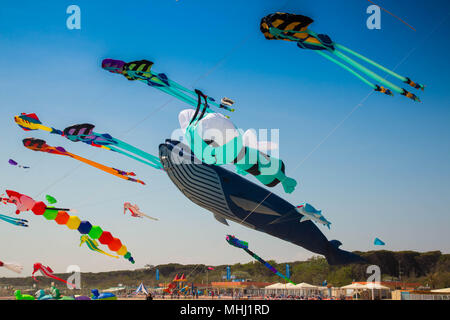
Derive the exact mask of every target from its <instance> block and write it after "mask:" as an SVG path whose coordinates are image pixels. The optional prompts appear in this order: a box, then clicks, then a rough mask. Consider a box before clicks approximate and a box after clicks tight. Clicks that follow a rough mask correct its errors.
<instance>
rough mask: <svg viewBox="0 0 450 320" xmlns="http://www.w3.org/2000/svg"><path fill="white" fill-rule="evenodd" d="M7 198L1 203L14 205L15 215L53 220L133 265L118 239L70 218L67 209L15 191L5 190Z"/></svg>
mask: <svg viewBox="0 0 450 320" xmlns="http://www.w3.org/2000/svg"><path fill="white" fill-rule="evenodd" d="M6 193H7V194H8V196H9V198H7V199H5V198H2V199H1V200H2V201H5V200H6V201H7V203H12V204H15V205H16V207H17V210H16V213H17V214H19V213H21V212H25V211H32V212H33V213H34V214H35V215H37V216H44V218H45V219H47V220H55V222H56V223H57V224H59V225H66V226H67V227H68V228H69V229H71V230H78V232H79V233H81V234H82V235H88V236H89V238H90V239H93V240H98V241H99V242H100V243H101V244H103V245H106V246H108V248H109V250H111V251H113V252H115V253H117V254H118V255H119V256H123V257H124V258H125V259H127V260H128V261H130V262H131V263H132V264H134V263H135V261H134V259H133V257H132V256H131V253H130V252H128V250H127V247H126V246H124V245H123V244H122V242H121V240H120V239H118V238H115V237H113V235H112V234H111V233H110V232H108V231H103V229H102V228H101V227H99V226H94V225H92V224H91V223H90V222H89V221H82V220H81V219H80V218H78V217H77V216H71V215H69V214H68V213H67V211H69V210H67V209H59V208H53V207H47V206H46V205H45V203H44V202H42V201H35V200H33V199H32V198H31V197H29V196H26V195H24V194H21V193H19V192H16V191H12V190H6Z"/></svg>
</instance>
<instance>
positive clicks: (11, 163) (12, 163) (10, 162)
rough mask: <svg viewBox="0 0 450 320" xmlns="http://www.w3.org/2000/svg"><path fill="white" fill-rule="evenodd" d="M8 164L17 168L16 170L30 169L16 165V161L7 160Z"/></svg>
mask: <svg viewBox="0 0 450 320" xmlns="http://www.w3.org/2000/svg"><path fill="white" fill-rule="evenodd" d="M8 163H9V164H10V165H12V166H17V167H18V168H22V169H30V167H26V166H22V165H20V164H18V163H17V162H16V161H14V160H13V159H9V160H8Z"/></svg>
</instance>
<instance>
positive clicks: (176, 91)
mask: <svg viewBox="0 0 450 320" xmlns="http://www.w3.org/2000/svg"><path fill="white" fill-rule="evenodd" d="M152 66H153V62H151V61H148V60H139V61H132V62H129V63H126V62H124V61H121V60H113V59H105V60H103V61H102V68H103V69H105V70H107V71H109V72H111V73H118V74H121V75H123V76H124V77H125V78H127V79H128V80H130V81H135V80H139V81H142V82H144V83H146V84H147V85H149V86H150V87H154V88H157V89H159V90H161V91H163V92H165V93H167V94H170V95H171V96H173V97H175V98H177V99H180V100H181V101H183V102H185V103H187V104H190V105H192V106H196V105H203V106H204V107H205V112H210V109H211V106H214V107H216V108H219V109H225V110H227V111H230V112H234V109H232V108H230V106H232V105H233V104H234V101H233V100H231V99H229V98H223V99H222V100H221V103H220V104H218V103H217V102H215V99H214V98H212V97H208V96H207V95H205V94H204V93H203V92H201V91H200V90H198V89H195V90H194V91H192V90H189V89H187V88H185V87H183V86H181V85H179V84H178V83H176V82H174V81H172V80H170V79H169V78H168V77H167V75H165V74H164V73H153V72H152V71H151V69H152Z"/></svg>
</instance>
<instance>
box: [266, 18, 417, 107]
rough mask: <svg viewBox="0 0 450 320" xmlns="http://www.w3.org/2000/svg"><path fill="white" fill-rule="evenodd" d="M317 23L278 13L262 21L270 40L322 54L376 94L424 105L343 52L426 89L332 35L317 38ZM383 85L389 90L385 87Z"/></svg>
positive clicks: (411, 84) (318, 35)
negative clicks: (309, 27)
mask: <svg viewBox="0 0 450 320" xmlns="http://www.w3.org/2000/svg"><path fill="white" fill-rule="evenodd" d="M313 22H314V20H313V19H311V18H309V17H305V16H302V15H297V14H290V13H281V12H277V13H273V14H269V15H268V16H266V17H264V18H262V20H261V25H260V29H261V32H262V33H263V34H264V36H265V38H266V39H267V40H285V41H294V42H297V46H298V47H299V48H300V49H309V50H313V51H314V52H316V53H318V54H320V55H321V56H323V57H325V58H326V59H328V60H330V61H332V62H334V63H335V64H337V65H338V66H340V67H341V68H343V69H345V70H346V71H348V72H350V73H351V74H352V75H354V76H355V77H357V78H358V79H359V80H361V81H362V82H364V83H365V84H367V85H368V86H370V87H371V88H373V89H374V90H375V91H378V92H382V93H385V94H387V95H391V96H392V95H393V94H392V91H394V92H396V93H398V94H401V95H403V96H405V97H408V98H410V99H412V100H414V101H417V102H420V99H419V98H418V97H417V96H416V95H415V94H413V93H411V92H408V91H407V90H405V89H403V88H400V87H399V86H397V85H395V84H393V83H392V82H390V81H387V80H385V79H384V78H383V77H381V76H379V75H378V74H376V73H375V72H373V71H371V70H369V69H368V68H366V67H365V66H363V65H362V64H360V63H358V62H356V61H355V60H353V59H352V58H350V57H348V56H347V55H345V54H344V53H342V51H345V52H346V53H348V54H350V55H353V56H354V57H356V58H358V59H360V60H362V61H364V62H366V63H368V64H370V65H372V66H373V67H375V68H377V69H379V70H381V71H383V72H385V73H387V74H388V75H390V76H392V77H394V78H397V79H398V80H400V81H402V82H404V83H406V84H408V85H410V86H411V87H413V88H415V89H421V90H424V88H425V86H424V85H422V84H419V83H416V82H414V81H412V80H411V79H410V78H408V77H404V76H401V75H399V74H397V73H395V72H393V71H391V70H389V69H387V68H385V67H383V66H381V65H379V64H378V63H376V62H375V61H373V60H370V59H368V58H366V57H364V56H362V55H361V54H359V53H357V52H355V51H353V50H351V49H349V48H346V47H344V46H343V45H340V44H338V43H336V42H334V41H332V40H331V38H330V37H329V36H328V35H325V34H317V33H315V32H314V31H312V30H309V29H308V26H309V25H310V24H311V23H313ZM340 50H341V51H340ZM339 59H340V60H339ZM354 69H356V70H357V71H359V72H360V73H363V74H365V75H366V76H367V77H369V78H372V79H373V80H375V81H377V82H378V83H379V84H380V85H378V84H374V83H372V82H371V81H369V80H368V79H367V78H365V77H364V76H362V75H361V74H360V73H358V72H357V71H355V70H354ZM381 85H383V86H385V87H382V86H381Z"/></svg>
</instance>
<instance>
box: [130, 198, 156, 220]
mask: <svg viewBox="0 0 450 320" xmlns="http://www.w3.org/2000/svg"><path fill="white" fill-rule="evenodd" d="M127 209H128V210H130V212H131V216H132V217H135V218H143V217H146V218H149V219H152V220H156V221H158V219H157V218H153V217H150V216H148V215H146V214H145V213H143V212H141V211H140V209H139V207H138V205H137V204H135V205H132V204H131V203H129V202H125V203H124V204H123V214H126V213H127Z"/></svg>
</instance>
